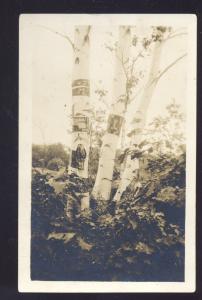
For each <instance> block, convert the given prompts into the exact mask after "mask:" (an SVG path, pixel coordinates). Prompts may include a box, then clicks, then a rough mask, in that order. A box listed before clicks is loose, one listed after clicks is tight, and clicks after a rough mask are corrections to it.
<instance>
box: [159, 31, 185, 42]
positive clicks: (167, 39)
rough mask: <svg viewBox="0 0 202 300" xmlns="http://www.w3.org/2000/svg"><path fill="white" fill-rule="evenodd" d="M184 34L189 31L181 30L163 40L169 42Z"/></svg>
mask: <svg viewBox="0 0 202 300" xmlns="http://www.w3.org/2000/svg"><path fill="white" fill-rule="evenodd" d="M182 35H187V32H180V33H176V34H173V35H170V36H168V37H167V38H166V39H165V40H164V41H163V42H167V41H169V40H171V39H173V38H175V37H178V36H182Z"/></svg>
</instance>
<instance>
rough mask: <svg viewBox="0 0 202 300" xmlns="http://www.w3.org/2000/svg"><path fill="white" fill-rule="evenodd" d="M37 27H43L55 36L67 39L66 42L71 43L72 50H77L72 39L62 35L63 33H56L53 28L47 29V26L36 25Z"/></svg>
mask: <svg viewBox="0 0 202 300" xmlns="http://www.w3.org/2000/svg"><path fill="white" fill-rule="evenodd" d="M36 26H39V27H42V28H44V29H46V30H48V31H50V32H52V33H55V34H57V35H59V36H61V37H63V38H64V39H66V40H67V41H68V42H69V43H70V45H71V46H72V49H73V50H74V51H75V50H76V48H75V45H74V43H73V42H72V41H71V39H70V38H69V37H68V36H67V35H65V34H62V33H60V32H58V31H55V30H53V29H51V28H49V27H46V26H44V25H36Z"/></svg>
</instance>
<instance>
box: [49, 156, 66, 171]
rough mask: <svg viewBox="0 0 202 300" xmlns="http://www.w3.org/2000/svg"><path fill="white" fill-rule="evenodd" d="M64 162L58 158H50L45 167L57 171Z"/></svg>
mask: <svg viewBox="0 0 202 300" xmlns="http://www.w3.org/2000/svg"><path fill="white" fill-rule="evenodd" d="M64 165H65V164H64V162H63V161H62V159H60V158H52V159H51V160H50V161H49V162H48V164H47V168H48V169H49V170H53V171H58V170H59V169H60V168H61V167H64Z"/></svg>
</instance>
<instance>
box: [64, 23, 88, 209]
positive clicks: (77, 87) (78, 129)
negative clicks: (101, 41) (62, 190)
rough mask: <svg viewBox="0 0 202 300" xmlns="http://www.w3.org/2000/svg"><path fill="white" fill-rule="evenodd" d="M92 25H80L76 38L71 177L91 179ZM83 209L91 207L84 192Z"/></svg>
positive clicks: (76, 31) (77, 27) (82, 196)
mask: <svg viewBox="0 0 202 300" xmlns="http://www.w3.org/2000/svg"><path fill="white" fill-rule="evenodd" d="M89 33H90V26H76V27H75V37H74V65H73V76H72V102H73V103H72V115H73V128H72V129H73V130H72V131H73V132H72V151H71V162H70V168H69V174H75V175H77V176H78V177H79V178H80V179H84V180H85V179H87V178H88V159H89V150H90V116H91V111H92V108H91V105H90V82H89V79H90V76H89V73H90V72H89V65H90V63H89V56H90V38H89ZM80 196H81V209H85V208H88V207H89V192H88V191H85V192H83V191H82V195H80Z"/></svg>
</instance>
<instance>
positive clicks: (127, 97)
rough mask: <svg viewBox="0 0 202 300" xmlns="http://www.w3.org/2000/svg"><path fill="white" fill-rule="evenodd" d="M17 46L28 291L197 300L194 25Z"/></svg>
mask: <svg viewBox="0 0 202 300" xmlns="http://www.w3.org/2000/svg"><path fill="white" fill-rule="evenodd" d="M19 36H20V38H19V78H20V80H19V256H18V260H19V261H18V288H19V291H20V292H122V293H123V292H194V290H195V164H196V161H195V155H196V148H195V147H196V127H195V126H196V125H195V123H196V16H195V15H188V14H187V15H185V14H176V15H172V14H165V15H163V14H159V15H155V14H154V15H152V14H149V15H141V14H139V15H138V14H137V15H136V14H128V15H127V14H122V15H118V14H117V15H116V14H114V15H111V14H109V15H107V14H98V15H96V14H82V15H78V14H46V15H45V14H22V15H21V16H20V18H19Z"/></svg>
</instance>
